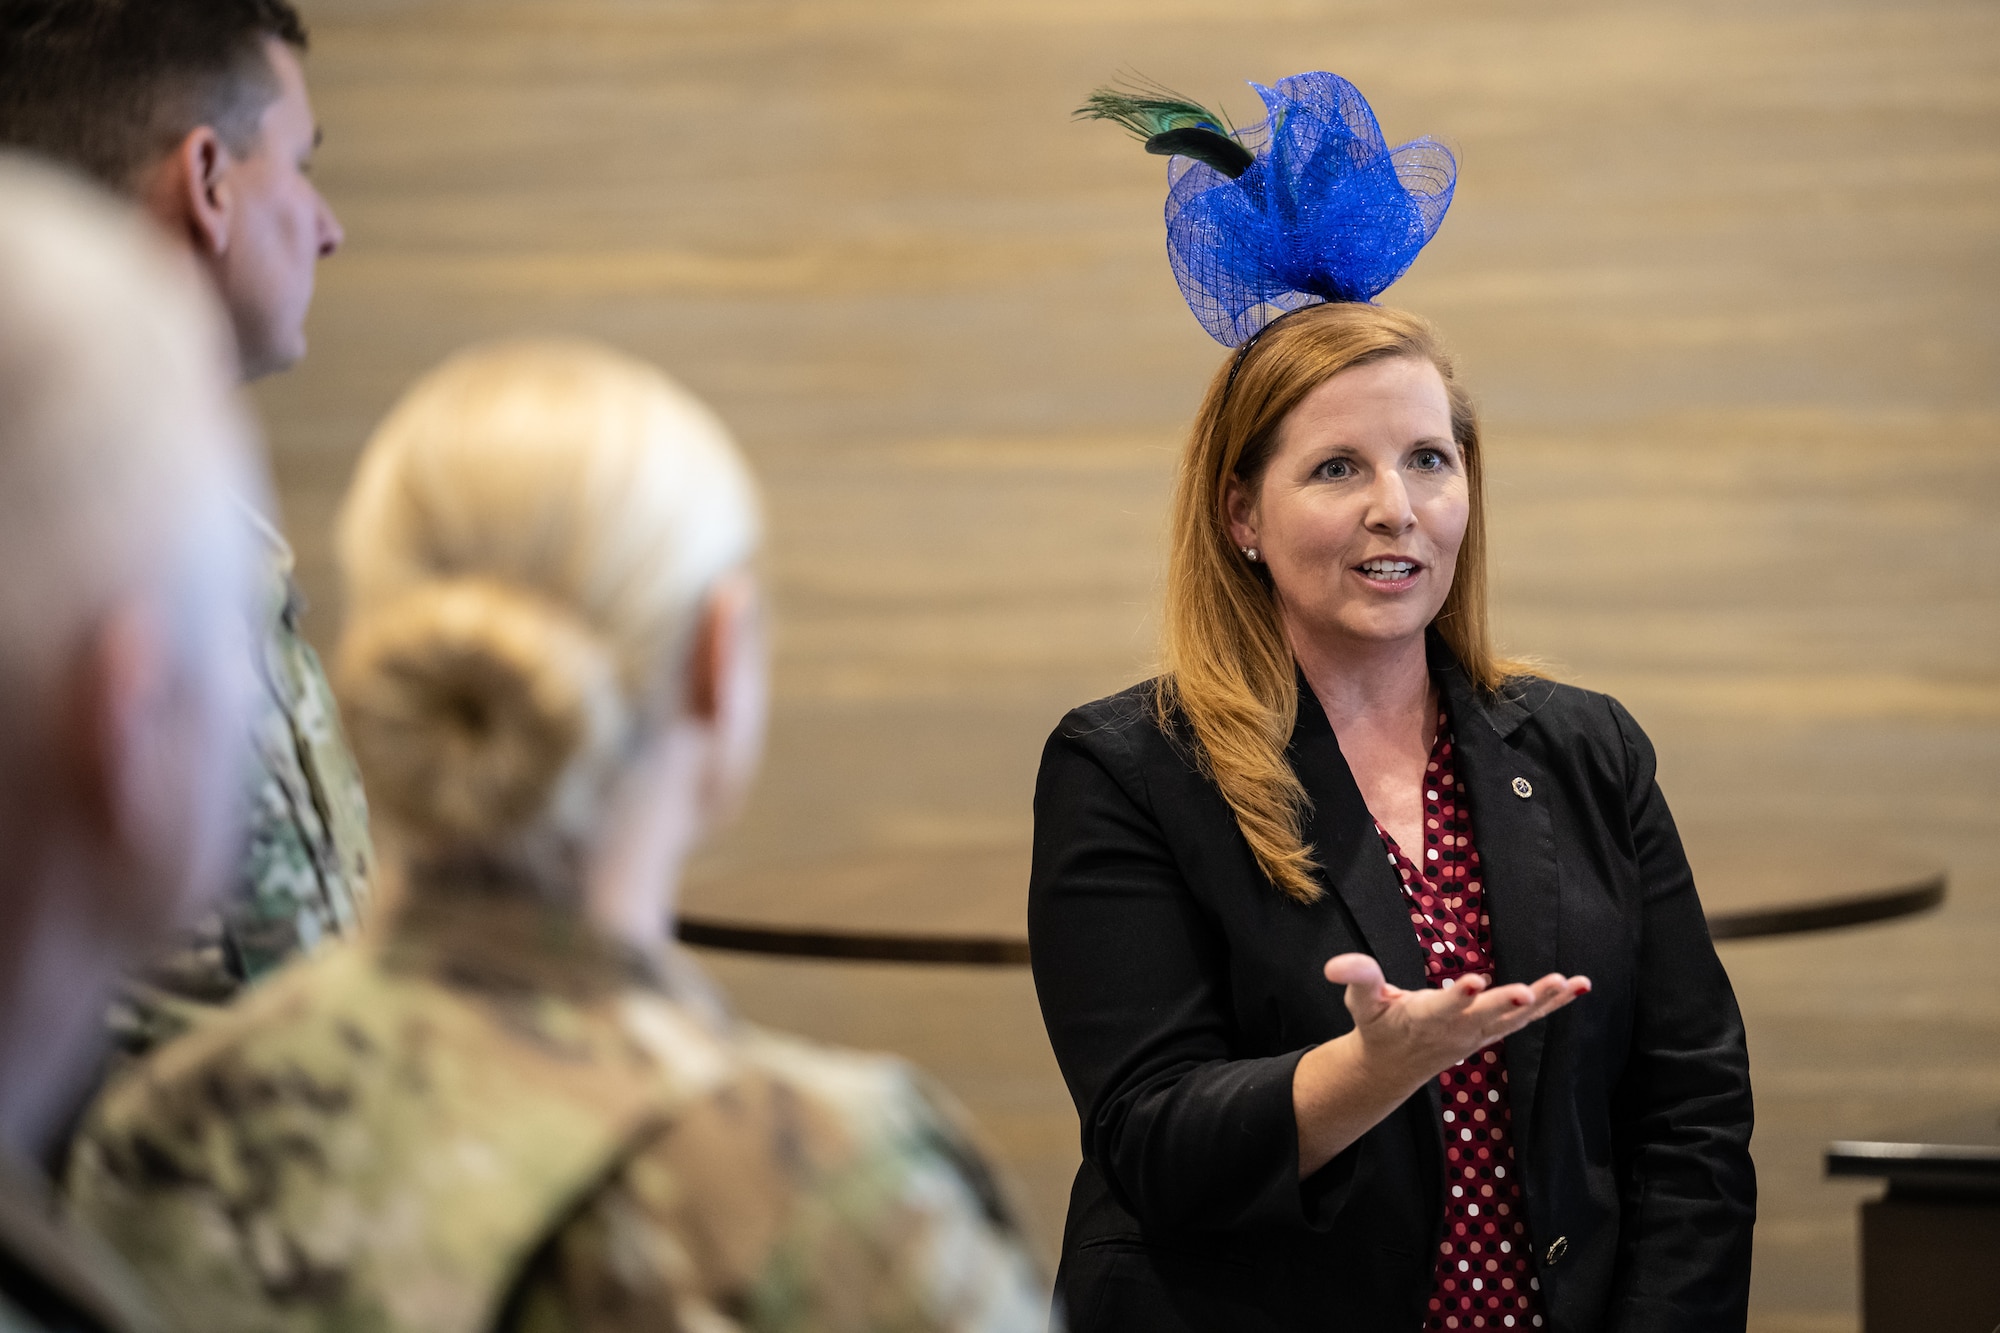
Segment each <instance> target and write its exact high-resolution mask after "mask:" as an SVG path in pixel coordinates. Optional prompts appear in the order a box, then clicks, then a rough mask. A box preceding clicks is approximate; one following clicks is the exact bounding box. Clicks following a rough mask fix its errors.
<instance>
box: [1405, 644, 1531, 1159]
mask: <svg viewBox="0 0 2000 1333" xmlns="http://www.w3.org/2000/svg"><path fill="white" fill-rule="evenodd" d="M1434 668H1435V671H1436V675H1437V678H1438V681H1439V685H1440V687H1441V688H1442V690H1443V693H1444V696H1445V708H1446V711H1447V712H1449V713H1450V715H1451V725H1452V736H1453V739H1454V740H1455V741H1456V742H1457V747H1458V755H1459V764H1460V774H1461V776H1462V777H1463V779H1464V782H1465V789H1466V795H1467V797H1468V799H1469V800H1470V802H1471V805H1472V836H1473V843H1474V845H1475V846H1476V847H1478V849H1479V860H1480V865H1481V867H1482V868H1483V869H1484V870H1485V873H1486V902H1487V910H1488V912H1489V913H1490V914H1491V915H1492V917H1493V955H1494V963H1495V966H1494V969H1493V970H1494V978H1493V979H1494V981H1495V982H1497V983H1499V984H1502V985H1505V984H1508V983H1511V982H1516V981H1534V980H1535V979H1537V978H1539V977H1543V976H1547V975H1548V974H1549V973H1550V972H1553V971H1555V970H1556V958H1557V956H1558V953H1557V941H1558V937H1559V931H1560V928H1561V920H1562V913H1561V907H1562V885H1561V880H1560V878H1559V876H1558V874H1557V869H1556V839H1555V820H1554V817H1553V816H1552V815H1551V813H1550V807H1549V802H1550V801H1552V800H1554V799H1555V791H1556V788H1555V783H1554V782H1553V781H1551V780H1550V779H1549V777H1548V775H1547V773H1546V772H1544V771H1543V770H1542V768H1541V767H1540V766H1538V765H1537V764H1535V763H1534V762H1533V761H1532V760H1530V759H1528V758H1526V757H1525V756H1523V755H1522V754H1521V753H1519V752H1518V751H1517V750H1515V749H1514V747H1513V746H1511V745H1509V744H1508V743H1507V738H1508V737H1510V736H1511V735H1513V733H1514V731H1515V730H1516V729H1517V728H1518V727H1519V726H1520V724H1521V722H1522V721H1523V720H1524V719H1525V718H1526V716H1527V713H1526V710H1524V709H1522V708H1521V707H1520V706H1519V705H1518V704H1517V703H1514V702H1511V701H1509V700H1507V699H1505V698H1495V697H1493V696H1492V695H1488V694H1485V693H1483V692H1481V691H1479V690H1477V689H1475V688H1473V685H1472V683H1471V681H1469V680H1468V679H1466V676H1465V672H1464V670H1463V669H1462V668H1460V667H1459V665H1458V663H1457V662H1455V661H1452V660H1451V659H1450V658H1449V657H1446V658H1445V660H1444V661H1443V662H1441V663H1437V662H1435V661H1434ZM1517 782H1522V783H1525V785H1526V788H1527V791H1528V794H1527V795H1526V796H1523V795H1522V794H1521V788H1520V787H1518V786H1517V785H1516V783H1517ZM1546 1038H1547V1024H1546V1023H1545V1022H1538V1023H1531V1024H1529V1025H1528V1026H1527V1027H1526V1028H1523V1029H1522V1030H1521V1031H1519V1032H1517V1033H1515V1034H1514V1035H1513V1036H1511V1037H1509V1038H1507V1041H1506V1048H1507V1080H1508V1087H1509V1090H1510V1091H1509V1101H1510V1103H1511V1106H1512V1109H1513V1114H1514V1122H1515V1124H1516V1126H1517V1129H1516V1131H1515V1135H1514V1139H1515V1142H1516V1143H1518V1144H1520V1145H1522V1151H1523V1152H1526V1151H1528V1149H1529V1146H1530V1145H1532V1144H1533V1142H1534V1137H1533V1124H1534V1114H1535V1112H1534V1107H1535V1089H1536V1086H1537V1084H1538V1082H1539V1080H1540V1075H1541V1064H1542V1048H1543V1044H1544V1042H1545V1040H1546Z"/></svg>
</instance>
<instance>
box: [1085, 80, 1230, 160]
mask: <svg viewBox="0 0 2000 1333" xmlns="http://www.w3.org/2000/svg"><path fill="white" fill-rule="evenodd" d="M1075 115H1076V118H1077V119H1079V120H1108V121H1112V122H1113V123H1115V124H1118V125H1123V126H1124V127H1125V128H1126V129H1127V130H1129V131H1131V133H1132V134H1134V135H1135V136H1137V137H1138V138H1140V139H1143V140H1145V143H1146V151H1147V152H1149V153H1159V154H1161V155H1162V156H1179V157H1191V158H1194V159H1195V160H1197V161H1200V162H1206V163H1207V164H1208V165H1209V166H1211V167H1214V168H1215V169H1216V170H1217V171H1220V172H1221V173H1222V174H1223V175H1225V176H1228V177H1230V178H1232V179H1234V178H1235V177H1237V176H1241V175H1242V174H1243V173H1244V172H1246V171H1248V170H1249V169H1250V167H1251V164H1252V163H1254V162H1255V161H1256V158H1255V157H1253V156H1252V155H1251V152H1250V150H1249V149H1247V148H1245V147H1244V146H1243V145H1242V144H1241V143H1239V142H1238V141H1237V138H1236V131H1235V130H1234V129H1233V128H1232V127H1231V126H1230V124H1229V119H1228V117H1226V116H1223V115H1221V114H1219V113H1217V112H1214V111H1210V110H1209V109H1208V108H1207V107H1205V106H1203V105H1201V104H1200V103H1199V102H1190V101H1189V100H1188V99H1187V98H1185V97H1182V96H1181V95H1180V94H1179V93H1176V92H1172V91H1170V90H1169V89H1166V88H1158V87H1153V88H1137V89H1123V88H1099V89H1098V90H1097V91H1096V92H1094V93H1092V94H1091V95H1090V96H1089V97H1087V98H1085V99H1084V102H1083V105H1082V106H1080V107H1078V108H1077V109H1076V112H1075Z"/></svg>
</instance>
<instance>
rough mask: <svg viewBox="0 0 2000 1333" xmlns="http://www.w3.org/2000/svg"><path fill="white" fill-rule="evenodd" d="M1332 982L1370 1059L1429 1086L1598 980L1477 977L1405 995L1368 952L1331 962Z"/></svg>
mask: <svg viewBox="0 0 2000 1333" xmlns="http://www.w3.org/2000/svg"><path fill="white" fill-rule="evenodd" d="M1326 979H1327V980H1328V981H1331V982H1333V983H1334V984H1335V985H1337V986H1345V987H1346V988H1347V1011H1348V1012H1349V1013H1350V1014H1352V1015H1354V1028H1355V1032H1356V1033H1357V1034H1358V1035H1359V1036H1360V1038H1361V1043H1362V1048H1363V1050H1364V1052H1365V1056H1364V1059H1365V1060H1366V1062H1367V1063H1368V1064H1370V1065H1373V1066H1375V1067H1377V1068H1382V1069H1390V1070H1395V1071H1397V1072H1398V1073H1400V1074H1402V1075H1403V1077H1405V1078H1413V1079H1415V1080H1417V1081H1419V1082H1424V1081H1428V1080H1429V1079H1431V1078H1433V1077H1435V1076H1436V1075H1438V1074H1441V1073H1443V1072H1444V1071H1445V1070H1447V1069H1449V1068H1451V1067H1452V1066H1453V1065H1455V1064H1457V1063H1458V1062H1459V1061H1461V1060H1464V1059H1466V1058H1467V1057H1469V1056H1471V1055H1474V1054H1476V1053H1477V1052H1479V1051H1482V1050H1484V1049H1485V1048H1486V1047H1488V1046H1491V1045H1492V1044H1493V1043H1495V1042H1497V1041H1499V1040H1500V1039H1502V1038H1503V1037H1507V1036H1510V1035H1512V1034H1513V1033H1516V1032H1519V1031H1520V1030H1521V1029H1522V1028H1524V1027H1526V1026H1527V1025H1528V1024H1530V1023H1532V1022H1534V1021H1536V1020H1537V1019H1540V1018H1545V1017H1547V1016H1548V1015H1549V1014H1552V1013H1554V1012H1555V1011H1556V1010H1558V1009H1560V1008H1562V1007H1563V1006H1564V1005H1566V1004H1568V1003H1569V1002H1570V1001H1571V1000H1574V999H1576V998H1577V997H1578V996H1579V995H1584V994H1587V993H1588V992H1589V990H1590V978H1588V977H1565V976H1563V975H1562V974H1561V973H1559V972H1551V973H1549V974H1548V975H1547V976H1545V977H1543V978H1542V979H1541V980H1539V981H1536V982H1534V983H1532V984H1522V983H1518V982H1517V983H1514V984H1512V985H1507V986H1494V985H1492V984H1491V983H1490V982H1489V980H1488V979H1487V978H1486V977H1484V976H1482V975H1479V974H1478V973H1474V974H1472V975H1470V976H1465V977H1460V978H1458V979H1457V980H1455V981H1446V982H1445V983H1444V985H1443V986H1441V987H1437V988H1435V989H1431V988H1426V989H1424V990H1414V991H1412V990H1404V989H1403V988H1402V987H1400V986H1392V985H1390V984H1389V983H1388V982H1387V981H1386V980H1384V978H1383V976H1382V965H1381V964H1380V963H1378V962H1377V961H1376V960H1375V959H1374V958H1371V957H1370V956H1369V955H1367V954H1365V953H1344V954H1341V955H1339V956H1338V957H1335V958H1330V959H1328V960H1327V964H1326Z"/></svg>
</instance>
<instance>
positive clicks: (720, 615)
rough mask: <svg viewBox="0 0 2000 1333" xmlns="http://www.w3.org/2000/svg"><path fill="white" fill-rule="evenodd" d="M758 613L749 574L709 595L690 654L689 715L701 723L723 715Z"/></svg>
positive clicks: (733, 578) (736, 575)
mask: <svg viewBox="0 0 2000 1333" xmlns="http://www.w3.org/2000/svg"><path fill="white" fill-rule="evenodd" d="M755 612H756V589H755V585H754V584H753V583H752V581H751V578H750V575H749V574H748V573H747V572H742V571H739V572H737V573H734V574H730V575H728V576H726V577H725V578H723V579H722V580H721V581H720V582H718V583H717V584H716V585H715V591H714V592H712V593H710V594H709V598H708V603H707V605H705V606H704V607H702V610H701V617H700V619H699V620H698V621H697V622H696V624H695V631H694V644H693V647H692V649H691V650H690V652H689V653H688V674H687V699H686V701H685V702H686V711H687V714H688V716H690V717H692V718H694V719H696V720H697V721H700V722H714V721H716V720H717V719H718V718H719V717H720V716H721V714H722V710H723V707H724V699H723V696H724V694H725V693H726V692H727V690H728V688H729V683H730V681H731V680H732V679H734V677H735V675H736V667H737V659H738V658H739V657H740V656H741V655H742V654H743V653H744V652H745V651H748V650H749V649H750V644H749V638H750V635H749V621H750V617H751V616H753V615H754V614H755Z"/></svg>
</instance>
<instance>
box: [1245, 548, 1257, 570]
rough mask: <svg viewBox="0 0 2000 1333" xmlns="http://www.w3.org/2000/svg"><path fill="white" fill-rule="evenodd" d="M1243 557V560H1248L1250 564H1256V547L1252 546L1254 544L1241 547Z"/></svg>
mask: <svg viewBox="0 0 2000 1333" xmlns="http://www.w3.org/2000/svg"><path fill="white" fill-rule="evenodd" d="M1243 558H1244V559H1245V560H1248V561H1249V562H1250V563H1251V564H1253V565H1254V564H1256V563H1257V548H1256V547H1254V546H1246V547H1244V548H1243Z"/></svg>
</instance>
